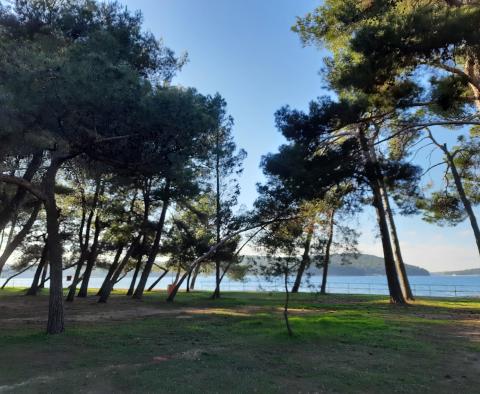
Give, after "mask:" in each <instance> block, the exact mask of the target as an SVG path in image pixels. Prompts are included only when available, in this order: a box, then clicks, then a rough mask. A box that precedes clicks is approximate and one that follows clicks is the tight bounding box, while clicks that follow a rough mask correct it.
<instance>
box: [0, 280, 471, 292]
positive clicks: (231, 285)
mask: <svg viewBox="0 0 480 394" xmlns="http://www.w3.org/2000/svg"><path fill="white" fill-rule="evenodd" d="M5 280H6V278H0V286H1V285H2V284H3V282H4V281H5ZM125 280H126V281H129V280H130V279H129V278H126V279H125ZM170 281H171V278H165V279H164V280H162V282H161V283H160V284H159V285H158V287H157V288H165V287H166V286H167V284H168V283H170ZM30 283H31V279H30V278H14V279H12V280H11V281H10V282H9V283H8V287H28V286H30ZM125 283H127V282H125ZM125 283H123V281H121V282H120V283H119V284H118V285H117V286H116V288H119V289H123V288H126V287H128V284H127V285H126V287H125ZM289 287H290V288H291V284H290V286H289ZM214 288H215V281H214V280H213V279H212V278H198V279H197V283H196V286H195V289H196V290H206V291H210V290H213V289H214ZM411 288H412V292H413V294H414V295H415V296H423V297H480V284H479V285H468V284H433V283H411ZM222 289H223V290H225V291H260V292H283V291H284V290H285V287H284V283H283V281H281V280H273V281H266V280H262V279H260V278H255V279H249V280H246V281H234V280H228V279H227V280H224V281H223V282H222ZM319 289H320V282H317V281H315V282H310V283H305V284H304V285H302V287H301V288H300V291H305V292H312V293H315V292H318V291H319ZM327 292H328V293H334V294H372V295H388V286H387V284H384V283H368V282H358V283H354V282H336V281H331V282H330V283H328V285H327Z"/></svg>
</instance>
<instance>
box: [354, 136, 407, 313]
mask: <svg viewBox="0 0 480 394" xmlns="http://www.w3.org/2000/svg"><path fill="white" fill-rule="evenodd" d="M358 140H359V143H360V147H361V149H362V154H363V157H364V161H365V171H366V175H367V179H368V180H369V183H370V187H371V189H372V194H373V206H374V207H375V210H376V213H377V222H378V227H379V230H380V237H381V240H382V248H383V257H384V262H385V274H386V276H387V282H388V290H389V293H390V302H391V303H394V304H405V303H406V300H405V297H404V296H403V292H402V288H401V287H400V282H399V279H398V274H397V269H396V266H395V259H394V256H393V249H392V243H391V240H390V231H389V228H388V223H387V214H386V212H385V208H384V205H383V202H382V193H381V189H380V180H381V179H382V178H383V177H382V174H381V170H380V168H379V165H378V162H375V161H373V160H372V157H371V154H370V149H369V146H368V141H367V138H366V136H365V132H364V131H363V130H361V129H360V130H359V133H358Z"/></svg>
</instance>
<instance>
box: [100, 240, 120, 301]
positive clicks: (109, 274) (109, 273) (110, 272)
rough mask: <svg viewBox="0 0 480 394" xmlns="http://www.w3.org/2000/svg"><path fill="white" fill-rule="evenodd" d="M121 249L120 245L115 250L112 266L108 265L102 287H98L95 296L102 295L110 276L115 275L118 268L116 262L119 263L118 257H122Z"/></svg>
mask: <svg viewBox="0 0 480 394" xmlns="http://www.w3.org/2000/svg"><path fill="white" fill-rule="evenodd" d="M123 248H124V246H123V245H120V246H119V247H118V248H117V252H116V253H115V257H114V258H113V261H112V264H110V268H109V269H108V272H107V275H106V276H105V279H104V280H103V283H102V286H101V287H100V289H99V290H98V292H97V296H99V295H100V294H102V292H103V291H104V289H105V287H106V286H107V283H108V282H109V281H110V279H112V276H113V274H114V273H115V270H116V269H117V267H118V262H119V261H120V256H121V255H122V252H123Z"/></svg>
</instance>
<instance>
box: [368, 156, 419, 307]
mask: <svg viewBox="0 0 480 394" xmlns="http://www.w3.org/2000/svg"><path fill="white" fill-rule="evenodd" d="M370 152H371V157H372V159H373V160H374V162H375V163H378V158H377V153H376V152H375V149H374V148H373V147H371V148H370ZM379 186H380V193H381V199H382V203H383V206H384V209H385V212H386V213H387V224H388V228H389V231H390V238H391V243H392V251H393V258H394V260H395V267H396V270H397V275H398V281H399V283H400V287H401V289H402V293H403V297H404V298H405V299H406V300H409V301H413V300H414V297H413V293H412V289H411V287H410V282H409V280H408V275H407V270H406V268H405V263H404V261H403V256H402V251H401V247H400V240H399V239H398V233H397V226H396V225H395V219H394V217H393V212H392V209H391V207H390V200H389V197H388V192H387V188H386V185H385V179H384V178H383V177H382V178H381V179H379Z"/></svg>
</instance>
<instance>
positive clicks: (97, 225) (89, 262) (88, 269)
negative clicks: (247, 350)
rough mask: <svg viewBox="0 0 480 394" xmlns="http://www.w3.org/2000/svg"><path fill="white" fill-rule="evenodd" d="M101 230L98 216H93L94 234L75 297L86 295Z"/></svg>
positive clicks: (96, 255)
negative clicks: (80, 283)
mask: <svg viewBox="0 0 480 394" xmlns="http://www.w3.org/2000/svg"><path fill="white" fill-rule="evenodd" d="M101 231H102V227H101V223H100V217H99V216H98V213H97V216H96V218H95V234H94V236H93V243H92V247H91V248H90V253H89V254H88V258H87V266H86V267H85V272H84V273H83V280H82V285H81V287H80V290H79V291H78V294H77V297H82V298H85V297H86V296H87V295H88V284H89V283H90V277H91V275H92V270H93V267H94V266H95V261H96V260H97V257H98V254H99V251H98V240H99V237H100V232H101Z"/></svg>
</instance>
